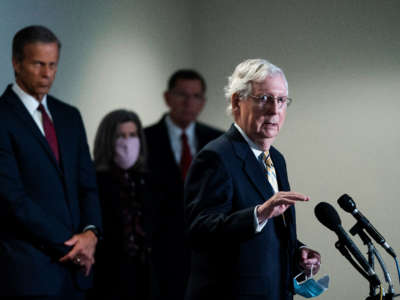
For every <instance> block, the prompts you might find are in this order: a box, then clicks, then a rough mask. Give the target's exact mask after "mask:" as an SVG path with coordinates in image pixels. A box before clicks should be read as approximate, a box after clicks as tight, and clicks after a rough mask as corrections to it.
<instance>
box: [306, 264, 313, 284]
mask: <svg viewBox="0 0 400 300" xmlns="http://www.w3.org/2000/svg"><path fill="white" fill-rule="evenodd" d="M313 270H314V264H312V265H311V273H310V276H307V272H306V280H308V279H310V278H312V277H313V275H314V274H313Z"/></svg>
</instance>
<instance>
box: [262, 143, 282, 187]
mask: <svg viewBox="0 0 400 300" xmlns="http://www.w3.org/2000/svg"><path fill="white" fill-rule="evenodd" d="M263 161H264V163H265V167H266V169H267V178H268V181H269V183H270V184H271V186H272V189H273V190H274V193H275V194H276V193H277V192H279V189H278V181H277V180H276V172H275V168H274V164H273V163H272V160H271V156H270V155H269V151H265V152H264V153H263Z"/></svg>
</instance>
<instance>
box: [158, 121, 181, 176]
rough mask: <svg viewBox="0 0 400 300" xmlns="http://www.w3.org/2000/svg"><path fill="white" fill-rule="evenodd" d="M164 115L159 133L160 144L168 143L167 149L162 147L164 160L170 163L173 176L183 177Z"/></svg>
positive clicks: (169, 167)
mask: <svg viewBox="0 0 400 300" xmlns="http://www.w3.org/2000/svg"><path fill="white" fill-rule="evenodd" d="M165 117H166V116H164V117H163V118H162V119H161V121H160V123H159V130H160V133H159V135H158V137H159V139H160V145H168V147H167V149H160V151H163V159H162V160H163V162H164V163H166V164H168V169H170V170H171V172H173V173H174V174H175V175H172V174H171V178H182V175H181V169H180V167H179V165H178V164H177V163H176V160H175V155H174V152H173V151H172V146H171V141H170V140H169V134H168V128H167V124H166V122H165Z"/></svg>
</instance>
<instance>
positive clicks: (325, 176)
mask: <svg viewBox="0 0 400 300" xmlns="http://www.w3.org/2000/svg"><path fill="white" fill-rule="evenodd" d="M195 11H196V18H195V22H194V32H195V36H196V37H198V38H197V44H198V46H197V48H196V49H195V52H194V60H195V65H196V66H197V67H198V68H199V69H200V70H201V71H202V72H203V73H205V74H206V77H207V79H208V81H211V82H212V83H213V84H212V85H211V87H210V91H209V94H208V95H209V98H210V103H209V104H208V106H207V108H206V111H205V112H204V113H203V115H202V119H203V120H205V121H208V122H212V123H214V124H217V125H218V126H220V127H222V128H226V127H227V126H229V124H230V121H231V120H230V118H227V117H226V118H221V116H222V115H223V113H224V112H223V111H224V109H225V103H224V99H223V89H222V88H223V86H224V85H225V84H226V81H227V80H226V79H227V77H228V76H229V75H230V74H231V73H232V71H233V68H234V66H235V65H237V64H238V62H240V61H241V60H243V59H246V58H257V57H262V58H267V59H269V60H270V61H271V62H273V63H275V64H277V65H278V66H280V67H282V68H283V69H284V70H285V73H286V75H287V78H288V81H289V90H290V95H291V97H293V99H294V102H293V105H292V106H291V107H290V108H289V110H288V117H287V121H286V124H285V126H284V128H283V130H282V132H281V134H280V136H279V137H278V139H277V140H276V146H277V147H278V148H279V149H280V150H281V151H282V152H283V153H284V155H285V156H286V159H287V163H288V172H289V177H290V182H291V185H292V189H293V190H295V191H299V192H302V193H306V194H308V195H309V196H310V197H311V203H307V204H303V203H300V204H298V205H297V213H298V214H297V223H298V233H299V238H300V239H301V240H302V241H303V242H305V243H306V244H308V245H310V246H311V247H314V248H315V249H318V250H319V251H320V252H321V253H322V261H323V267H322V270H321V274H324V273H329V274H330V276H331V287H330V289H329V291H328V292H327V293H326V294H324V295H322V296H321V297H319V298H320V299H327V300H328V299H329V300H334V299H365V298H366V297H367V296H368V292H369V290H368V283H367V282H366V280H364V278H363V277H361V275H359V274H358V273H357V272H356V271H355V270H354V269H353V268H352V267H351V265H350V264H349V263H348V262H347V261H345V259H344V258H343V257H342V256H341V255H340V254H339V252H338V251H337V250H336V248H335V246H334V243H335V242H336V240H337V237H336V235H335V234H334V233H333V232H331V231H329V230H328V229H327V228H325V227H324V226H323V225H322V224H320V223H319V222H318V220H316V218H315V216H314V207H315V205H316V204H317V203H319V202H320V201H325V202H329V203H331V204H332V205H333V206H334V207H335V208H336V209H337V210H338V212H339V214H340V216H341V219H342V221H343V224H344V227H345V229H349V228H350V227H351V226H353V224H354V223H355V219H354V218H353V217H352V216H351V215H349V214H348V213H346V212H344V211H343V210H342V209H341V208H339V206H338V205H337V202H336V200H337V199H338V198H339V197H340V196H341V195H342V194H343V193H348V194H349V195H350V196H352V197H353V199H354V200H355V201H356V203H357V204H358V208H359V209H360V210H361V211H362V212H363V213H364V214H365V215H366V216H367V217H368V218H369V219H370V220H371V221H372V222H373V223H374V224H375V225H376V227H377V228H378V230H380V231H381V232H382V233H383V234H384V236H385V237H386V238H387V240H388V241H389V242H390V244H391V245H392V247H393V248H394V249H396V250H397V252H398V253H399V254H400V236H399V234H398V228H399V227H400V226H399V225H400V222H399V221H398V212H399V209H400V195H399V190H398V186H399V179H400V159H399V152H400V151H399V149H400V133H399V130H398V128H399V127H400V118H399V112H400V97H399V93H398V91H399V83H400V18H399V12H400V2H399V1H320V0H314V1H235V4H234V5H233V2H232V1H227V0H219V1H196V9H195ZM354 240H355V241H356V242H357V245H359V247H360V249H361V250H362V252H363V253H366V247H365V246H364V245H362V244H361V243H360V242H359V238H358V237H355V238H354ZM379 251H381V253H382V255H383V257H384V260H385V262H386V264H387V266H388V267H389V268H390V271H391V275H392V279H393V281H394V283H395V287H396V291H397V292H399V284H398V277H397V274H396V272H395V265H394V261H393V260H392V259H391V258H390V257H389V256H388V255H386V253H383V252H384V251H383V250H382V249H381V248H379ZM379 274H380V273H379ZM380 277H381V279H382V280H384V279H383V276H380ZM386 286H387V285H386V284H385V288H386ZM297 298H298V299H300V298H301V297H298V296H297Z"/></svg>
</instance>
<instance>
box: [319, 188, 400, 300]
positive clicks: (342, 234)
mask: <svg viewBox="0 0 400 300" xmlns="http://www.w3.org/2000/svg"><path fill="white" fill-rule="evenodd" d="M337 202H338V204H339V206H340V207H341V208H342V209H343V210H344V211H346V212H348V213H350V214H352V215H353V216H354V217H355V218H356V220H357V223H356V224H355V225H354V226H353V227H352V228H351V229H350V233H351V234H352V235H356V234H358V235H359V236H360V238H361V240H362V241H363V243H364V244H365V245H367V246H368V260H367V259H366V258H365V257H364V255H363V254H362V253H361V251H360V250H359V249H358V247H357V246H356V245H355V243H354V242H353V240H352V239H351V238H350V236H349V235H348V234H347V232H346V231H345V229H344V228H343V227H342V221H341V220H340V217H339V215H338V213H337V211H336V210H335V208H334V207H333V206H332V205H330V204H329V203H326V202H320V203H318V205H317V206H316V207H315V216H316V217H317V219H318V220H319V221H320V222H321V223H322V224H323V225H324V226H326V227H327V228H329V229H330V230H332V231H334V232H335V233H336V234H337V236H338V238H339V240H338V241H337V242H336V243H335V247H336V248H337V249H338V250H339V251H340V253H341V254H342V255H343V256H344V257H345V258H346V259H347V260H348V261H349V262H350V263H351V264H352V265H353V266H354V267H355V268H356V269H357V271H358V272H359V273H360V274H361V275H362V276H364V277H365V278H366V279H367V280H368V281H369V283H370V297H368V298H367V299H379V298H381V299H382V295H383V297H384V299H392V298H393V297H396V296H397V295H395V294H394V289H393V283H392V280H391V277H390V274H389V272H388V271H387V269H386V266H385V263H384V261H383V259H382V257H381V255H380V254H379V252H378V250H377V249H376V248H375V247H374V245H373V243H372V241H371V239H370V237H371V238H372V239H373V240H374V241H375V242H376V243H378V244H379V245H380V246H382V247H383V248H384V249H385V250H386V252H387V253H388V254H389V255H390V256H392V257H393V258H394V260H395V262H396V266H397V272H398V275H399V281H400V269H399V263H398V260H397V256H396V253H395V252H394V250H393V248H392V247H390V245H389V244H388V243H387V242H386V240H385V238H384V237H383V236H382V235H381V234H380V233H379V232H378V230H376V228H375V227H374V226H373V225H372V224H371V223H370V221H369V220H368V219H367V218H366V217H365V216H364V215H363V214H362V213H361V212H360V211H359V210H358V209H357V207H356V204H355V202H354V200H353V199H352V198H351V197H350V196H349V195H347V194H344V195H342V196H341V197H340V198H339V199H338V201H337ZM375 257H376V258H377V260H378V262H379V264H380V266H381V268H382V271H383V274H384V276H385V281H386V282H387V284H388V293H386V294H385V292H384V291H383V288H382V286H381V282H380V280H379V278H378V276H377V274H376V273H375V271H374V258H375ZM378 287H379V288H380V291H381V292H380V295H379V293H378V294H377V292H376V289H377V288H378Z"/></svg>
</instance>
